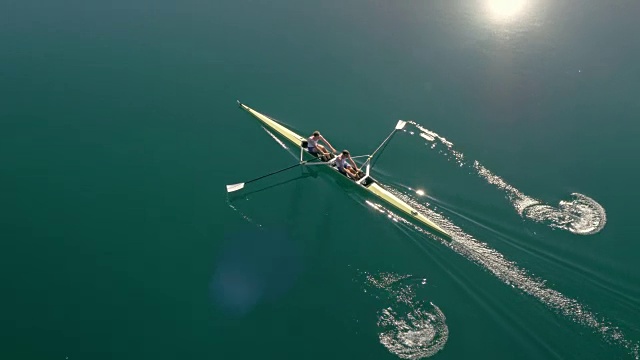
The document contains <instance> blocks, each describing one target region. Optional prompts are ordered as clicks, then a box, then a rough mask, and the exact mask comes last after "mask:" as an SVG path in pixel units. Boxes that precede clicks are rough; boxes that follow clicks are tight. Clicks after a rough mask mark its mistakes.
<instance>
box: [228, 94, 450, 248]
mask: <svg viewBox="0 0 640 360" xmlns="http://www.w3.org/2000/svg"><path fill="white" fill-rule="evenodd" d="M238 106H240V107H241V108H242V109H244V110H246V111H247V112H248V113H250V114H251V115H253V116H254V117H255V118H256V119H258V120H259V121H260V122H261V123H262V125H264V126H266V127H267V128H269V130H272V131H275V132H276V133H278V135H280V136H282V137H284V138H285V139H287V140H288V141H289V142H291V143H292V144H293V145H295V146H296V147H299V148H300V161H299V163H297V164H294V165H291V166H289V167H286V168H284V169H280V170H277V171H274V172H272V173H269V174H266V175H263V176H260V177H258V178H255V179H252V180H249V181H245V182H243V183H237V184H231V185H227V191H228V192H233V191H238V190H240V189H242V188H244V186H245V184H248V183H250V182H253V181H256V180H260V179H263V178H265V177H267V176H271V175H273V174H277V173H280V172H283V171H285V170H289V169H292V168H294V167H297V166H301V165H306V166H310V165H325V166H328V167H329V168H330V169H333V170H334V171H335V173H336V174H338V175H339V176H345V175H343V174H342V173H340V172H339V171H338V169H337V167H336V164H335V157H332V158H331V159H329V160H328V161H324V160H323V159H319V158H318V157H317V155H315V156H314V154H311V153H309V152H308V151H307V139H305V138H304V137H302V136H300V135H298V134H296V133H295V132H293V131H291V130H290V129H288V128H286V127H285V126H283V125H282V124H280V123H278V122H277V121H276V120H274V119H272V118H270V117H269V116H267V115H264V114H262V113H259V112H258V111H256V110H254V109H252V108H250V107H249V106H247V105H245V104H243V103H241V102H240V101H238ZM405 125H406V122H405V121H402V120H399V121H398V123H397V124H396V126H395V128H394V129H393V131H392V132H391V134H389V136H387V138H386V139H385V140H384V141H383V142H382V144H380V146H378V148H377V149H376V150H375V151H374V152H373V153H371V154H370V155H365V156H366V157H367V160H366V161H365V162H364V164H363V165H362V167H364V168H365V171H364V172H362V171H360V172H359V174H358V178H356V179H354V180H350V182H352V183H354V184H356V185H357V186H359V187H361V188H363V189H365V190H367V191H368V192H370V193H371V194H373V195H375V196H376V197H378V198H380V199H381V200H383V201H385V202H386V203H388V204H390V205H391V206H393V207H394V208H396V209H398V210H400V211H402V212H403V213H405V214H407V215H409V216H410V217H411V219H413V220H414V221H417V222H418V223H420V224H423V225H426V226H427V227H429V229H431V230H433V231H434V232H436V233H437V234H439V235H442V236H445V237H446V238H451V235H449V233H447V232H446V231H445V230H443V229H442V228H441V227H440V226H438V225H437V224H435V223H434V222H433V221H431V220H429V219H428V218H427V217H426V216H424V215H423V214H421V213H419V212H418V211H416V210H415V209H414V208H413V207H411V206H410V205H409V204H407V203H406V202H404V201H402V200H401V199H399V198H398V197H396V196H395V195H393V194H392V193H390V192H389V191H387V190H385V189H384V188H383V187H382V186H380V185H379V184H378V182H377V181H376V180H375V179H374V178H372V177H371V175H370V170H371V159H373V156H374V155H375V154H376V153H377V152H378V151H380V149H382V147H383V146H384V144H386V143H387V142H388V141H389V140H390V139H391V137H392V136H393V135H394V134H395V133H396V131H398V130H401V129H402V128H404V126H405ZM305 153H307V154H309V155H310V156H313V158H311V159H309V160H305V159H304V155H305ZM357 157H360V156H354V157H353V158H357ZM315 160H320V162H313V161H315ZM312 162H313V163H312ZM345 177H346V176H345Z"/></svg>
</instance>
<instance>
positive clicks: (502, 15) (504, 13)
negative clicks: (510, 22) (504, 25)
mask: <svg viewBox="0 0 640 360" xmlns="http://www.w3.org/2000/svg"><path fill="white" fill-rule="evenodd" d="M487 1H488V2H487V4H488V6H489V12H490V13H491V15H492V16H493V17H495V18H498V19H508V18H513V17H514V16H516V15H518V14H519V13H520V12H521V11H522V9H523V8H524V5H525V4H526V0H487Z"/></svg>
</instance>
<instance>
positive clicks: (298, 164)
mask: <svg viewBox="0 0 640 360" xmlns="http://www.w3.org/2000/svg"><path fill="white" fill-rule="evenodd" d="M306 162H307V161H303V162H300V163H297V164H295V165H291V166H289V167H286V168H284V169H280V170H278V171H274V172H272V173H269V174H266V175H262V176H260V177H257V178H255V179H252V180H249V181H245V182H244V183H245V184H248V183H250V182H254V181H257V180H260V179H264V178H266V177H267V176H271V175H275V174H277V173H281V172H283V171H286V170H289V169H293V168H294V167H296V166H300V165H303V164H305V163H306Z"/></svg>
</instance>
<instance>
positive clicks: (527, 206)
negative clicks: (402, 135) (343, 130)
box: [405, 121, 607, 235]
mask: <svg viewBox="0 0 640 360" xmlns="http://www.w3.org/2000/svg"><path fill="white" fill-rule="evenodd" d="M408 123H409V124H411V125H414V126H415V127H416V128H417V129H418V130H420V131H419V136H420V137H422V138H423V139H425V140H427V141H428V143H427V145H428V146H429V148H430V149H432V150H438V151H439V153H440V154H442V155H443V156H445V157H447V158H448V159H452V160H454V161H455V162H456V163H457V164H458V166H460V167H464V166H469V167H471V168H472V169H474V170H475V172H476V174H478V176H480V177H481V178H483V179H484V180H485V181H486V182H487V183H489V184H491V185H494V186H496V187H497V188H498V189H500V190H503V191H504V192H505V194H506V197H507V199H509V202H510V203H511V205H513V207H514V208H515V209H516V211H517V212H518V214H520V216H522V217H524V218H526V219H529V220H532V221H535V222H538V223H542V224H546V225H547V226H549V227H551V228H556V229H561V230H567V231H570V232H572V233H574V234H578V235H591V234H595V233H597V232H599V231H601V230H602V229H603V228H604V226H605V224H606V223H607V215H606V212H605V210H604V208H603V207H602V206H601V205H600V204H599V203H598V202H597V201H595V200H594V199H592V198H590V197H588V196H586V195H583V194H579V193H572V194H571V198H570V199H568V200H562V201H560V202H559V204H558V206H557V207H554V206H551V205H548V204H545V203H543V202H542V201H540V200H537V199H535V198H533V197H531V196H527V195H525V194H524V193H522V192H521V191H520V190H518V189H517V188H515V187H514V186H513V185H511V184H509V183H507V182H506V181H505V180H504V179H503V178H501V177H500V176H498V175H496V174H494V173H493V172H491V171H490V170H489V169H487V168H486V167H484V166H483V165H482V164H480V162H479V161H477V160H474V161H473V162H472V163H471V165H469V163H468V162H467V161H466V160H465V155H464V154H463V153H462V152H460V151H457V150H456V149H455V148H454V145H453V143H452V142H451V141H449V140H447V139H446V138H445V137H443V136H441V135H439V134H437V133H436V132H434V131H431V130H429V129H427V128H425V127H423V126H422V125H420V124H418V123H416V122H414V121H408ZM405 132H408V133H409V134H410V135H414V134H415V132H413V131H408V130H405Z"/></svg>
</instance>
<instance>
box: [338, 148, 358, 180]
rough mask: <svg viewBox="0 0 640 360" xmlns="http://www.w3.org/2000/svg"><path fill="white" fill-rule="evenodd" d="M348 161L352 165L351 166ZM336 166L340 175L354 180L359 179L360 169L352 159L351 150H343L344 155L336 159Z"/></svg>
mask: <svg viewBox="0 0 640 360" xmlns="http://www.w3.org/2000/svg"><path fill="white" fill-rule="evenodd" d="M347 161H348V162H350V163H351V164H349V163H348V162H347ZM352 165H353V166H352ZM336 166H337V167H338V171H340V173H342V174H343V175H346V176H347V177H349V178H350V179H353V180H357V179H358V174H359V173H360V169H358V165H356V162H355V161H353V159H352V158H351V154H350V153H349V150H342V153H341V154H340V155H338V157H337V158H336Z"/></svg>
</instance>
